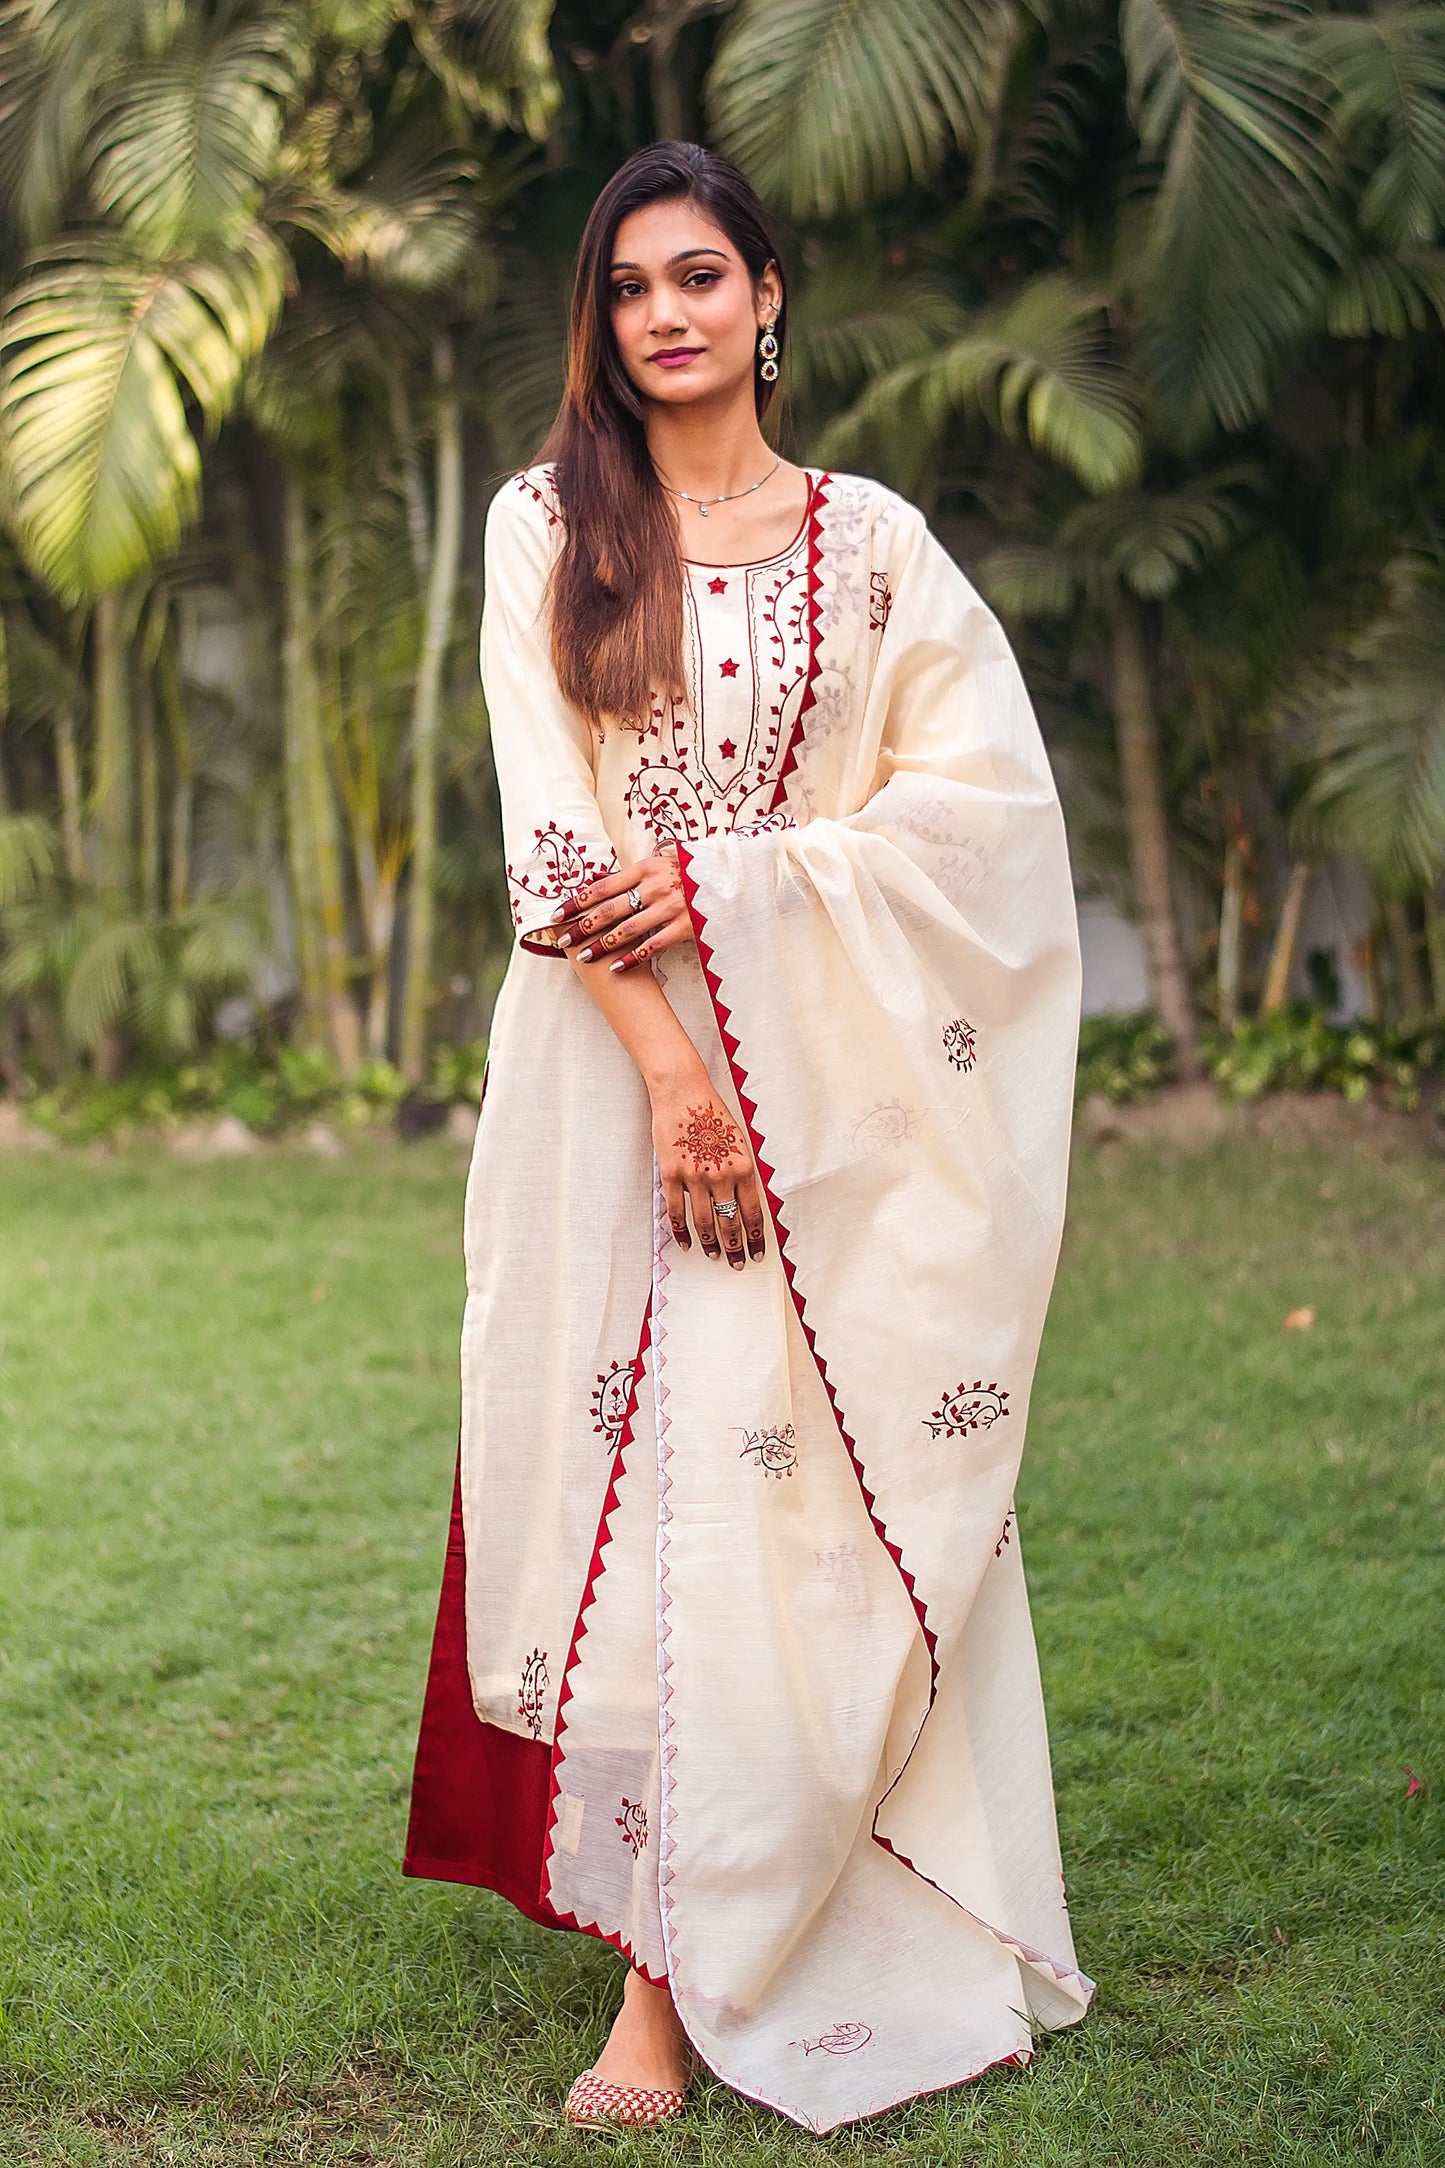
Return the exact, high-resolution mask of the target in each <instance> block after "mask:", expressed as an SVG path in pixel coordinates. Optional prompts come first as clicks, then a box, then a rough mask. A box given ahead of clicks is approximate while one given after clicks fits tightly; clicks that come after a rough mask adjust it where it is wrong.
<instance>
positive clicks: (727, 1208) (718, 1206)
mask: <svg viewBox="0 0 1445 2168" xmlns="http://www.w3.org/2000/svg"><path fill="white" fill-rule="evenodd" d="M712 1208H713V1211H714V1212H715V1213H716V1214H717V1216H718V1218H719V1219H720V1220H735V1219H736V1218H737V1216H738V1208H737V1202H736V1200H735V1199H734V1198H731V1197H714V1199H713V1206H712Z"/></svg>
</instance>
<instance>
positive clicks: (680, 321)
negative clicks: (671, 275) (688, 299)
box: [647, 286, 687, 339]
mask: <svg viewBox="0 0 1445 2168" xmlns="http://www.w3.org/2000/svg"><path fill="white" fill-rule="evenodd" d="M647 328H648V330H649V331H650V332H651V334H652V336H653V338H654V339H665V338H672V337H674V336H675V335H676V333H678V332H679V331H686V329H687V310H686V309H685V308H684V306H683V300H682V295H681V293H680V291H679V290H678V288H677V287H675V286H655V287H654V288H653V291H652V310H651V314H650V318H649V322H648V327H647Z"/></svg>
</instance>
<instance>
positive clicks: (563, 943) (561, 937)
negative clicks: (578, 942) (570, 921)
mask: <svg viewBox="0 0 1445 2168" xmlns="http://www.w3.org/2000/svg"><path fill="white" fill-rule="evenodd" d="M557 946H558V948H571V946H572V936H571V934H570V933H559V934H558V936H557Z"/></svg>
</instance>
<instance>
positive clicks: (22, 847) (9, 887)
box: [0, 813, 55, 909]
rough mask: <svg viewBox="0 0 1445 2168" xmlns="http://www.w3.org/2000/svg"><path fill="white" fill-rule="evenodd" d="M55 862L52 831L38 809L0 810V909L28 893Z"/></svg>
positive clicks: (53, 832) (47, 874)
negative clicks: (30, 811) (35, 810)
mask: <svg viewBox="0 0 1445 2168" xmlns="http://www.w3.org/2000/svg"><path fill="white" fill-rule="evenodd" d="M54 866H55V831H54V829H53V828H52V827H51V825H50V823H49V821H48V820H46V819H45V818H44V817H43V816H42V815H41V814H39V813H0V909H4V908H5V907H6V906H7V905H9V904H12V903H15V902H18V901H19V899H20V898H21V897H22V896H29V895H32V894H33V893H34V891H35V890H36V889H37V888H39V887H40V885H41V883H42V882H43V881H45V880H46V879H47V878H48V877H49V875H50V874H51V872H52V871H53V870H54Z"/></svg>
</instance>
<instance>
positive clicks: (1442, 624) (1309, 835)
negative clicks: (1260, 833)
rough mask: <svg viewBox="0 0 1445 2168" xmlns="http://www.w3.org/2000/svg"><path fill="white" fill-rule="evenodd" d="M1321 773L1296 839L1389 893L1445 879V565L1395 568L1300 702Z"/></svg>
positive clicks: (1410, 563)
mask: <svg viewBox="0 0 1445 2168" xmlns="http://www.w3.org/2000/svg"><path fill="white" fill-rule="evenodd" d="M1307 700H1308V705H1309V706H1310V707H1311V708H1312V709H1313V711H1314V714H1315V717H1316V722H1315V730H1314V751H1315V754H1316V757H1317V760H1318V768H1317V771H1316V774H1315V776H1314V779H1313V781H1312V783H1311V785H1310V787H1309V789H1308V791H1307V792H1306V794H1305V798H1304V802H1303V804H1302V806H1301V808H1300V812H1299V815H1298V826H1299V830H1300V834H1301V837H1302V838H1303V839H1304V840H1305V841H1307V842H1312V843H1314V844H1316V845H1320V844H1324V845H1327V846H1329V847H1332V848H1334V849H1336V850H1344V851H1349V852H1352V853H1354V855H1355V856H1357V857H1359V858H1361V859H1363V860H1364V861H1365V863H1366V864H1367V865H1368V866H1370V867H1371V869H1372V870H1373V871H1374V872H1375V873H1376V875H1377V876H1378V877H1379V878H1380V879H1381V880H1383V881H1384V882H1385V883H1386V884H1387V885H1389V886H1392V887H1396V888H1401V889H1409V888H1413V887H1418V886H1420V885H1422V884H1425V883H1429V882H1433V881H1436V880H1438V879H1439V877H1440V875H1441V873H1442V871H1445V563H1442V561H1441V560H1440V558H1439V557H1437V556H1434V555H1432V554H1426V553H1424V552H1419V553H1414V552H1412V553H1408V554H1405V555H1403V556H1401V557H1400V558H1399V559H1397V560H1396V562H1395V564H1394V565H1393V566H1392V567H1391V568H1390V570H1389V572H1388V574H1387V578H1386V583H1385V600H1384V603H1383V605H1382V608H1381V610H1380V613H1379V615H1378V616H1377V617H1376V618H1375V620H1374V621H1373V622H1372V623H1371V624H1370V625H1369V626H1367V628H1366V629H1365V631H1364V632H1363V633H1362V634H1360V635H1359V636H1358V637H1357V638H1356V639H1355V640H1354V641H1352V642H1351V643H1350V644H1349V646H1348V647H1347V648H1346V649H1345V650H1344V651H1343V652H1342V653H1340V654H1339V655H1338V656H1337V657H1336V658H1334V662H1333V666H1332V667H1331V668H1329V669H1327V671H1326V672H1325V673H1324V674H1323V676H1322V678H1321V680H1320V681H1319V682H1318V683H1317V684H1316V685H1315V686H1314V687H1313V688H1312V697H1310V696H1308V695H1307Z"/></svg>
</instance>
